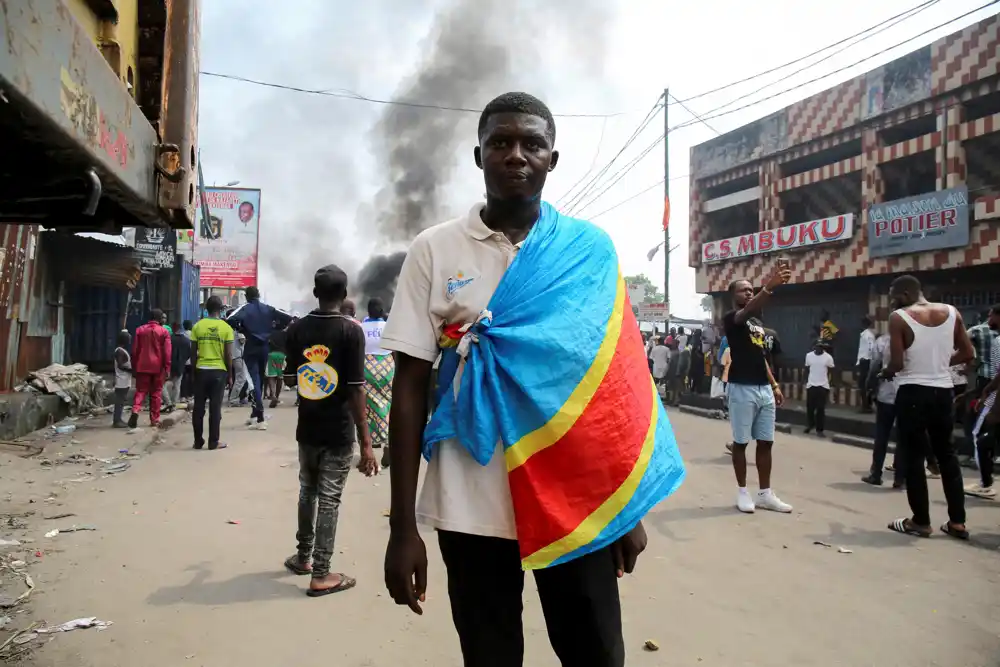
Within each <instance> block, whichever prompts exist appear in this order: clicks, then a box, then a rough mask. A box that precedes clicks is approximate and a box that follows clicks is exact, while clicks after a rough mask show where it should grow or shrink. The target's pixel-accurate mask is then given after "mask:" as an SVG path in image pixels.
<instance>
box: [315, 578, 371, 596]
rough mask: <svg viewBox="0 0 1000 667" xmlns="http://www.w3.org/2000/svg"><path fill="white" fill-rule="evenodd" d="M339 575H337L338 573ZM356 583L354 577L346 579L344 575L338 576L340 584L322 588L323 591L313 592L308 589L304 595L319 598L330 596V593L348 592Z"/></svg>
mask: <svg viewBox="0 0 1000 667" xmlns="http://www.w3.org/2000/svg"><path fill="white" fill-rule="evenodd" d="M338 574H339V573H338ZM357 583H358V581H357V579H355V578H354V577H348V576H347V575H346V574H340V583H339V584H337V585H336V586H334V587H332V588H324V589H323V590H319V591H317V590H313V589H312V588H310V589H309V590H307V591H306V595H308V596H309V597H311V598H321V597H323V596H324V595H330V594H332V593H340V592H341V591H348V590H350V589H352V588H354V587H355V586H356V585H357Z"/></svg>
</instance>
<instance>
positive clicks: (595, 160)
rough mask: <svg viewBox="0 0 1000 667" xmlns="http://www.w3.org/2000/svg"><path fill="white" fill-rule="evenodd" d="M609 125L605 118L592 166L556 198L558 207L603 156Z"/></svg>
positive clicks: (591, 162)
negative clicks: (605, 135) (606, 131)
mask: <svg viewBox="0 0 1000 667" xmlns="http://www.w3.org/2000/svg"><path fill="white" fill-rule="evenodd" d="M607 127H608V119H607V118H605V119H604V122H602V123H601V137H600V139H598V140H597V150H596V151H595V152H594V159H593V160H591V161H590V168H589V169H587V172H586V173H585V174H584V175H583V176H581V177H580V178H579V179H578V180H577V181H576V183H574V184H573V185H572V186H570V189H569V190H567V191H566V193H565V194H564V195H563V196H562V197H560V198H559V199H557V200H556V208H559V206H560V203H561V201H562V199H563V197H565V196H566V195H568V194H569V193H570V192H572V191H573V189H574V188H576V186H578V185H579V184H580V183H581V182H583V179H585V178H587V177H588V176H590V174H591V172H593V171H594V167H596V166H597V158H599V157H600V156H601V145H602V144H603V143H604V131H605V130H606V129H607Z"/></svg>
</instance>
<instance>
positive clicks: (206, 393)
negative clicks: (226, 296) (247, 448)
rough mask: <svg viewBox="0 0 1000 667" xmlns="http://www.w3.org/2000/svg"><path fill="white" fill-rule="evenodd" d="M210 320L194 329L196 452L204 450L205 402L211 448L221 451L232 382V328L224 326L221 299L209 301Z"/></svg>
mask: <svg viewBox="0 0 1000 667" xmlns="http://www.w3.org/2000/svg"><path fill="white" fill-rule="evenodd" d="M205 308H206V310H208V317H206V318H204V319H201V320H199V321H198V323H197V324H195V325H194V327H193V328H192V329H191V366H192V367H193V368H194V413H193V415H192V420H191V421H192V425H193V426H194V448H195V449H201V448H202V447H204V446H205V439H204V437H203V428H204V423H205V401H206V400H207V401H208V404H209V414H208V448H209V449H222V448H225V446H226V445H225V444H222V443H220V442H219V428H220V425H221V423H222V397H223V395H224V394H225V391H226V387H228V386H230V385H231V384H232V382H233V328H232V327H231V326H229V325H228V324H226V323H225V321H223V320H222V319H220V316H221V315H222V299H220V298H219V297H217V296H213V297H210V298H209V300H208V302H207V303H206V304H205Z"/></svg>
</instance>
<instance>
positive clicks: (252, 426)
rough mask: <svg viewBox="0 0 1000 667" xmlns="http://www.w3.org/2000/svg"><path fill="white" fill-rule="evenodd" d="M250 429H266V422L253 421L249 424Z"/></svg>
mask: <svg viewBox="0 0 1000 667" xmlns="http://www.w3.org/2000/svg"><path fill="white" fill-rule="evenodd" d="M250 430H251V431H266V430H267V422H254V423H253V424H250Z"/></svg>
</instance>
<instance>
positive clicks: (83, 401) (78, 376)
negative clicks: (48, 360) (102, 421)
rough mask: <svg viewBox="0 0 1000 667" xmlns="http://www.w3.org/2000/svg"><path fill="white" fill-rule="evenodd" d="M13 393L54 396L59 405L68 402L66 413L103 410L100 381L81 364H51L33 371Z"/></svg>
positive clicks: (101, 383)
mask: <svg viewBox="0 0 1000 667" xmlns="http://www.w3.org/2000/svg"><path fill="white" fill-rule="evenodd" d="M14 391H23V392H31V393H36V394H55V395H56V396H58V397H59V398H61V399H62V400H63V402H65V403H69V407H70V412H74V413H79V412H90V411H91V410H93V409H95V408H105V405H104V394H105V388H104V378H102V377H101V376H100V375H97V374H95V373H91V372H90V370H89V369H88V368H87V366H86V365H85V364H73V365H71V366H63V365H62V364H52V365H50V366H46V367H45V368H41V369H39V370H37V371H31V372H30V373H28V377H27V378H26V379H25V381H24V382H22V383H21V384H19V385H18V386H17V387H15V388H14ZM67 421H73V420H72V419H70V420H67Z"/></svg>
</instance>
